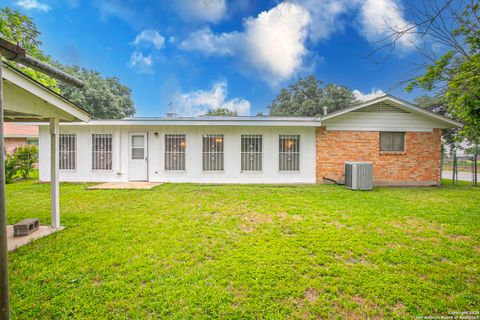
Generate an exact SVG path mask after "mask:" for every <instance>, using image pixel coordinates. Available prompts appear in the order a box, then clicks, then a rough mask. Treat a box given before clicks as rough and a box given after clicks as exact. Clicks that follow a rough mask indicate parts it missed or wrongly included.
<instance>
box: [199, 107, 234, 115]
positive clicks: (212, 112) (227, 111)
mask: <svg viewBox="0 0 480 320" xmlns="http://www.w3.org/2000/svg"><path fill="white" fill-rule="evenodd" d="M205 115H206V116H234V117H235V116H237V115H238V114H237V112H235V111H232V110H230V109H227V108H217V109H214V110H208V112H207V113H205Z"/></svg>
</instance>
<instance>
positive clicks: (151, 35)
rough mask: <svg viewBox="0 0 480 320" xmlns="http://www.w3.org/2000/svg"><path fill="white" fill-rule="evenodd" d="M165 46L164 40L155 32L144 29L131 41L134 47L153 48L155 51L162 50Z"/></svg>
mask: <svg viewBox="0 0 480 320" xmlns="http://www.w3.org/2000/svg"><path fill="white" fill-rule="evenodd" d="M164 44H165V38H164V37H163V36H162V35H160V33H158V31H156V30H152V29H145V30H143V31H142V32H140V33H139V34H138V35H137V36H136V37H135V40H134V41H133V45H135V46H150V45H152V46H154V47H155V49H157V50H159V49H161V48H163V46H164Z"/></svg>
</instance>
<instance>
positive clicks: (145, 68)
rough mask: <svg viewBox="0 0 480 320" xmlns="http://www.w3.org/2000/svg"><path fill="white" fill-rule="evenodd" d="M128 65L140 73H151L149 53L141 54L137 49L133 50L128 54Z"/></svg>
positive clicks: (151, 64) (151, 63) (151, 59)
mask: <svg viewBox="0 0 480 320" xmlns="http://www.w3.org/2000/svg"><path fill="white" fill-rule="evenodd" d="M128 65H129V67H131V68H134V69H136V70H138V72H140V73H153V68H152V67H153V58H152V56H151V55H146V56H145V55H143V53H141V52H139V51H134V52H133V53H132V55H131V56H130V61H129V63H128Z"/></svg>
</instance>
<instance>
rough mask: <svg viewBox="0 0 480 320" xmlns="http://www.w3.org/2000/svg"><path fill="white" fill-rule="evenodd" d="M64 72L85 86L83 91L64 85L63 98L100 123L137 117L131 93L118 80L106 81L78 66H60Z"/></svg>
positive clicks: (59, 85) (108, 78) (60, 87)
mask: <svg viewBox="0 0 480 320" xmlns="http://www.w3.org/2000/svg"><path fill="white" fill-rule="evenodd" d="M57 66H58V67H59V68H60V69H62V70H63V71H65V72H67V73H69V74H71V75H73V76H75V77H77V78H78V79H80V80H83V81H84V82H85V86H84V87H83V88H81V89H78V88H74V87H72V86H70V85H68V84H65V83H63V82H58V87H59V89H60V91H61V93H62V95H63V96H65V97H66V98H67V99H69V100H70V101H72V102H74V103H76V104H78V105H80V106H83V107H84V108H85V109H87V111H89V112H90V113H92V114H93V116H94V117H95V118H100V119H121V118H124V117H129V116H132V115H134V114H135V106H134V104H133V101H132V98H131V90H130V88H128V87H127V86H125V85H123V84H121V83H120V81H119V80H118V78H114V77H106V78H103V77H102V76H101V75H100V72H98V71H95V70H88V69H85V68H80V67H78V66H64V65H61V64H58V65H57Z"/></svg>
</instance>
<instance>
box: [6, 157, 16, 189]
mask: <svg viewBox="0 0 480 320" xmlns="http://www.w3.org/2000/svg"><path fill="white" fill-rule="evenodd" d="M17 171H18V163H17V158H15V157H14V156H12V155H7V156H6V157H5V183H12V182H13V178H14V177H15V175H16V174H17Z"/></svg>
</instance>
